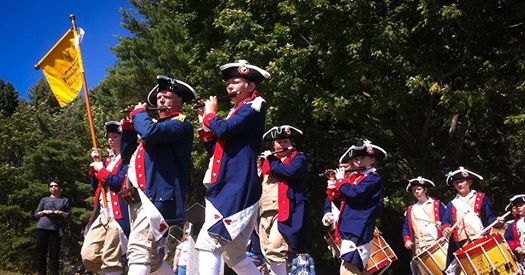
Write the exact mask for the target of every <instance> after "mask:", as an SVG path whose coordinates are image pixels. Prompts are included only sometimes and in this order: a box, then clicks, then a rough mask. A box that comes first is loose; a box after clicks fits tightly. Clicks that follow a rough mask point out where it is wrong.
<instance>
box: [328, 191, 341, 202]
mask: <svg viewBox="0 0 525 275" xmlns="http://www.w3.org/2000/svg"><path fill="white" fill-rule="evenodd" d="M326 195H327V196H328V199H329V200H330V201H336V200H337V199H339V198H340V197H341V191H339V190H337V189H335V188H328V189H326Z"/></svg>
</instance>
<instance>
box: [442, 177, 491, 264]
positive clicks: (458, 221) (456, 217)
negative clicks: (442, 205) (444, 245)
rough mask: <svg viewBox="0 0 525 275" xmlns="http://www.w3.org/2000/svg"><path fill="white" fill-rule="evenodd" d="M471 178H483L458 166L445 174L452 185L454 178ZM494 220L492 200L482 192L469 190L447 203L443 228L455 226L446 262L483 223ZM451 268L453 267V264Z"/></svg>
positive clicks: (448, 261) (449, 260)
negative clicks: (464, 194)
mask: <svg viewBox="0 0 525 275" xmlns="http://www.w3.org/2000/svg"><path fill="white" fill-rule="evenodd" d="M460 179H472V180H483V177H481V176H480V175H478V174H476V173H474V172H472V171H469V170H467V169H465V168H463V167H460V168H459V169H458V170H456V171H454V172H450V173H449V174H448V176H447V184H448V185H449V186H453V183H454V181H455V180H460ZM494 220H496V216H495V215H494V213H493V211H492V201H491V200H490V199H489V198H488V197H487V196H485V193H483V192H477V191H476V190H471V191H470V193H469V194H468V195H466V196H465V197H462V196H461V195H459V194H457V195H456V197H455V198H454V199H453V200H452V201H450V202H449V203H448V204H447V208H446V211H445V215H444V218H443V229H445V228H448V227H453V226H454V225H455V226H456V228H455V229H454V231H453V238H451V240H450V243H449V246H448V256H447V264H449V263H451V262H452V261H453V259H454V255H453V253H454V252H456V250H458V249H459V248H460V247H461V246H463V244H464V243H465V242H466V241H467V240H471V239H472V238H474V237H475V236H476V235H477V234H478V233H480V232H481V231H482V230H483V228H484V225H488V224H490V223H492V222H493V221H494ZM451 269H455V267H454V266H453V267H452V268H451ZM449 272H450V271H449Z"/></svg>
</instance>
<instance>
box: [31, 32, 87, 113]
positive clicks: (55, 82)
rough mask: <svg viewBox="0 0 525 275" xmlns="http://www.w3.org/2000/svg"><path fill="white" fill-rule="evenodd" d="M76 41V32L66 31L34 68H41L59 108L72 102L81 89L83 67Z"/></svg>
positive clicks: (78, 45)
mask: <svg viewBox="0 0 525 275" xmlns="http://www.w3.org/2000/svg"><path fill="white" fill-rule="evenodd" d="M78 40H79V38H77V33H76V31H75V30H73V29H70V30H68V31H67V32H66V33H65V34H64V35H63V36H62V38H60V40H59V41H58V42H57V43H56V44H55V46H53V48H51V50H50V51H49V52H48V53H47V54H46V55H45V56H44V57H43V58H42V59H41V60H40V61H39V62H38V63H37V65H36V66H35V67H36V68H42V71H43V72H44V75H45V77H46V79H47V82H48V83H49V86H50V87H51V90H52V91H53V94H55V97H56V98H57V100H58V103H59V104H60V107H64V106H65V105H66V104H68V103H70V102H71V101H73V100H74V99H75V98H76V97H77V96H78V94H79V92H80V89H81V88H82V73H83V72H84V66H83V64H82V55H81V53H80V43H79V41H78Z"/></svg>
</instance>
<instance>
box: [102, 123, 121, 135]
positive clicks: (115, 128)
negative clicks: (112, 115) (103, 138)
mask: <svg viewBox="0 0 525 275" xmlns="http://www.w3.org/2000/svg"><path fill="white" fill-rule="evenodd" d="M104 125H105V126H106V133H109V132H111V133H118V134H120V133H121V132H122V129H121V128H120V122H118V121H114V120H110V121H107V122H106V123H104Z"/></svg>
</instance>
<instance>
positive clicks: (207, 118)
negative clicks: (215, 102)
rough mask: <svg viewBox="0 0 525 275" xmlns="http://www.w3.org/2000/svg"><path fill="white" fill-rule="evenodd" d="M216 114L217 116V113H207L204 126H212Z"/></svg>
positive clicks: (203, 121)
mask: <svg viewBox="0 0 525 275" xmlns="http://www.w3.org/2000/svg"><path fill="white" fill-rule="evenodd" d="M216 116H217V114H216V113H210V114H207V115H206V116H205V117H204V119H203V120H202V123H203V124H204V126H206V127H208V128H210V125H211V120H212V119H214V118H215V117H216Z"/></svg>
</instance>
